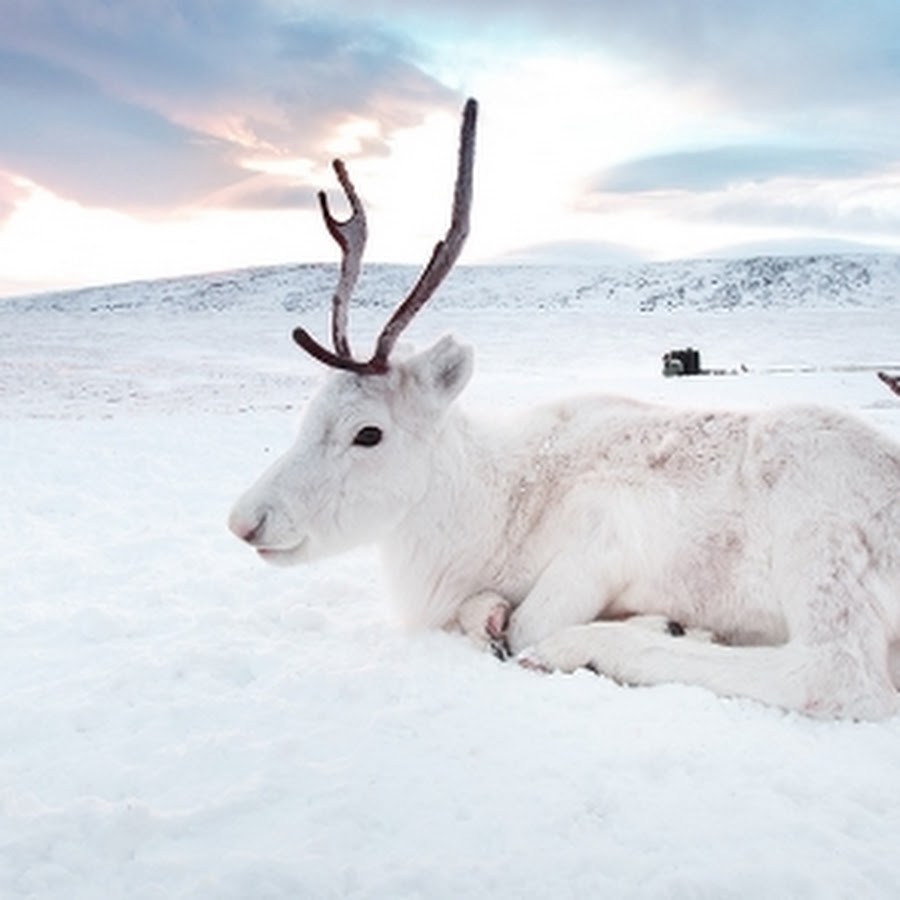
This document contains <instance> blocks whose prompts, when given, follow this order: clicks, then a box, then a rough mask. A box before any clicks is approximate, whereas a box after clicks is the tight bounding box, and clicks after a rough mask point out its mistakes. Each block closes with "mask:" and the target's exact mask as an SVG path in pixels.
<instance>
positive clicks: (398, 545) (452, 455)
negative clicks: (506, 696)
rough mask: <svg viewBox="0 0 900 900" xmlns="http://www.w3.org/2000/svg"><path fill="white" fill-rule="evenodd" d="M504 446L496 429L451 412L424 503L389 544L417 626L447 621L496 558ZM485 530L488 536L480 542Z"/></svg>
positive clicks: (395, 582) (391, 568)
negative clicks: (500, 455) (497, 443)
mask: <svg viewBox="0 0 900 900" xmlns="http://www.w3.org/2000/svg"><path fill="white" fill-rule="evenodd" d="M497 457H498V448H497V447H496V446H495V441H494V439H493V436H492V434H491V432H490V430H489V429H488V428H486V427H485V426H483V425H481V424H480V423H476V422H474V421H473V420H471V419H470V418H468V417H467V416H466V415H465V414H464V413H462V412H461V411H459V410H451V412H450V413H449V414H448V417H447V419H446V420H445V422H444V425H443V428H442V429H441V431H440V433H439V436H438V440H437V442H436V443H435V445H434V449H433V455H432V464H431V477H430V479H429V484H428V487H427V489H426V491H425V494H424V495H423V497H422V499H421V501H420V502H419V503H417V504H416V505H415V506H414V507H413V508H412V509H411V510H410V511H409V513H408V515H407V516H406V517H405V518H404V519H403V520H402V521H401V522H400V524H399V525H398V526H397V528H395V529H394V531H393V532H392V533H391V534H390V535H388V536H387V537H386V538H385V540H384V541H383V542H382V544H381V550H382V556H383V558H384V562H385V566H386V569H387V574H388V577H389V580H390V582H391V593H392V596H393V599H394V600H395V602H396V604H397V606H398V607H399V612H400V614H401V616H402V617H403V618H404V619H405V620H406V622H407V624H409V625H411V626H413V627H429V628H431V627H441V626H444V625H446V624H447V623H448V621H449V620H450V619H452V618H453V616H454V615H455V612H456V606H457V605H458V603H459V602H460V601H461V599H464V596H461V595H465V594H466V592H467V591H469V590H470V589H471V586H470V585H469V584H468V583H467V581H470V580H471V579H472V575H473V573H476V574H477V573H479V572H481V571H483V570H484V568H485V566H486V565H487V561H488V560H489V559H490V556H491V552H492V548H491V546H490V545H491V543H492V540H493V534H492V532H493V530H494V528H493V524H494V522H495V521H496V520H497V517H498V515H499V512H498V510H496V509H495V508H494V507H495V506H498V505H499V503H498V499H497V493H496V489H492V483H495V482H496V473H497ZM479 534H481V535H483V537H484V539H483V540H479V537H478V536H479Z"/></svg>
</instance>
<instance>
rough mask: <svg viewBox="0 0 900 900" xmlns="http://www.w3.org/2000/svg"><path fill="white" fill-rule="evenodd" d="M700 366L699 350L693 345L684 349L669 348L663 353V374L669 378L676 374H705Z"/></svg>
mask: <svg viewBox="0 0 900 900" xmlns="http://www.w3.org/2000/svg"><path fill="white" fill-rule="evenodd" d="M705 374H706V373H705V372H704V371H703V369H701V368H700V351H699V350H695V349H694V348H693V347H686V348H685V349H684V350H670V351H669V352H668V353H665V354H663V375H665V376H666V377H667V378H671V377H672V376H676V375H705Z"/></svg>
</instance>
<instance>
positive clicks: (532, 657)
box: [516, 649, 553, 675]
mask: <svg viewBox="0 0 900 900" xmlns="http://www.w3.org/2000/svg"><path fill="white" fill-rule="evenodd" d="M516 662H517V663H518V664H519V665H520V666H521V667H522V668H523V669H528V670H529V671H531V672H542V673H543V674H545V675H549V674H550V672H552V671H553V667H552V666H550V665H548V664H547V663H545V662H544V661H543V660H542V659H541V658H540V657H539V656H538V655H537V654H536V653H533V652H530V649H529V650H523V651H522V652H521V653H520V654H519V655H518V656H517V657H516Z"/></svg>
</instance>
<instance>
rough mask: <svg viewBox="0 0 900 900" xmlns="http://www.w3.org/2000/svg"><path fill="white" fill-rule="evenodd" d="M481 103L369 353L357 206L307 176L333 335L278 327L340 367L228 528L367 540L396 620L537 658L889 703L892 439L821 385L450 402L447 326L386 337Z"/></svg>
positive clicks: (266, 540)
mask: <svg viewBox="0 0 900 900" xmlns="http://www.w3.org/2000/svg"><path fill="white" fill-rule="evenodd" d="M475 116H476V106H475V103H474V101H471V100H470V101H469V103H468V104H467V106H466V109H465V113H464V117H463V126H462V134H461V140H460V157H459V169H458V173H457V183H456V193H455V198H454V208H453V217H452V223H451V226H450V229H449V231H448V234H447V236H446V239H445V240H444V241H442V242H440V243H439V244H438V245H437V247H436V248H435V251H434V254H433V256H432V259H431V261H430V263H429V264H428V266H427V267H426V269H425V271H424V273H423V275H422V276H421V278H420V280H419V281H418V283H417V284H416V286H415V287H414V288H413V290H412V292H411V293H410V294H409V296H408V297H407V299H406V300H405V301H404V302H403V303H402V304H401V305H400V307H399V308H398V310H397V312H396V313H395V314H394V315H393V316H392V317H391V319H390V320H389V322H388V324H387V325H386V326H385V328H384V331H383V332H382V334H381V336H380V338H379V339H378V343H377V348H376V351H375V354H374V355H373V356H372V358H371V359H369V360H368V361H360V360H357V359H355V358H354V357H353V356H352V355H351V352H350V347H349V345H348V342H347V336H346V314H347V305H348V302H349V297H350V293H351V291H352V289H353V285H354V283H355V280H356V276H357V274H358V271H359V263H360V259H361V256H362V251H363V245H364V242H365V232H366V226H365V217H364V213H363V209H362V205H361V204H360V202H359V199H358V197H357V195H356V192H355V191H354V189H353V186H352V184H351V182H350V180H349V178H348V177H347V173H346V171H345V169H344V168H343V166H342V165H341V163H340V162H336V163H335V169H336V172H337V175H338V178H339V179H340V181H341V184H342V186H343V188H344V191H345V193H346V195H347V198H348V200H349V203H350V207H351V210H352V215H351V217H350V218H349V219H348V220H347V221H346V222H338V221H336V220H335V219H334V217H333V216H332V215H331V213H330V212H329V209H328V203H327V200H326V198H325V195H324V194H320V202H321V205H322V212H323V216H324V218H325V222H326V224H327V227H328V229H329V231H330V232H331V234H332V235H333V236H334V238H335V239H336V240H337V242H338V243H339V244H340V246H341V247H342V250H343V263H342V270H341V278H340V281H339V284H338V288H337V290H336V293H335V296H334V299H333V339H334V350H333V351H331V350H328V349H326V348H325V347H323V346H321V345H320V344H318V343H317V342H316V341H315V340H314V339H312V338H311V337H310V336H309V335H308V334H307V333H306V332H305V331H303V330H302V329H297V330H296V331H295V333H294V337H295V339H296V340H297V342H298V343H299V344H300V345H301V346H302V347H303V348H305V349H306V350H307V351H308V352H310V353H312V354H313V355H314V356H315V357H316V358H317V359H319V360H321V361H323V362H325V363H327V364H328V365H329V366H331V367H333V368H335V369H336V370H337V371H335V372H334V373H332V374H331V375H330V377H329V378H328V379H327V380H326V382H325V384H324V385H323V386H322V388H321V389H320V391H319V392H318V393H317V394H316V395H315V396H314V398H313V399H312V400H311V402H310V404H309V406H308V409H307V410H306V414H305V417H304V420H303V423H302V426H301V429H300V434H299V437H298V438H297V441H296V444H295V445H294V446H293V448H292V449H291V450H289V451H288V452H287V453H286V454H285V455H284V457H282V458H281V459H280V460H279V461H277V462H276V463H275V464H274V465H273V466H272V467H271V468H270V469H269V470H268V471H267V472H266V473H264V474H263V475H262V477H261V478H260V479H259V480H258V481H257V483H256V484H255V485H254V486H253V487H251V488H250V490H249V491H248V492H247V493H246V494H245V495H244V496H243V497H242V498H241V499H240V500H239V501H238V503H237V504H236V506H235V507H234V510H233V512H232V513H231V518H230V527H231V529H232V530H233V531H234V532H235V534H236V535H237V536H238V537H240V538H242V539H243V540H244V541H246V542H247V543H249V544H250V545H252V546H253V547H254V548H255V549H256V550H257V552H258V553H259V555H260V556H261V557H262V558H263V559H265V560H266V561H268V562H271V563H280V564H293V563H300V562H306V561H309V560H314V559H318V558H320V557H324V556H327V555H329V554H334V553H339V552H341V551H343V550H346V549H348V548H350V547H352V546H354V545H359V544H363V543H370V542H374V543H377V544H378V545H379V546H380V548H381V550H382V551H383V556H384V560H385V562H386V566H387V571H388V573H389V577H390V580H391V589H392V594H393V596H394V598H395V599H396V602H397V604H398V606H399V609H400V611H401V613H402V616H403V618H404V619H405V620H406V622H407V623H409V624H410V625H413V626H418V627H424V628H457V627H458V628H462V629H463V630H464V631H467V632H468V633H470V634H472V635H474V636H476V637H480V639H481V640H482V642H483V643H485V644H488V643H490V642H493V643H494V644H495V645H496V644H498V643H499V642H504V641H505V643H506V644H507V645H508V647H509V649H510V650H511V652H512V653H514V654H518V656H519V659H520V660H521V661H523V662H524V663H525V664H527V665H530V666H534V667H539V668H542V669H548V670H549V669H561V670H564V671H572V670H574V669H576V668H579V667H589V668H591V669H594V670H595V671H597V672H599V673H602V674H605V675H607V676H609V677H611V678H614V679H616V680H617V681H619V682H623V683H627V684H636V685H654V684H660V683H663V682H683V683H687V684H694V685H701V686H704V687H706V688H708V689H710V690H712V691H715V692H717V693H718V694H721V695H728V696H739V697H749V698H754V699H756V700H759V701H762V702H764V703H769V704H774V705H777V706H780V707H783V708H785V709H789V710H797V711H800V712H803V713H807V714H810V715H814V716H820V717H849V718H879V717H883V716H887V715H889V714H891V713H894V712H895V711H896V710H897V706H898V694H897V688H898V686H900V448H898V446H896V445H894V444H892V443H891V442H889V441H888V440H886V439H885V438H884V437H881V436H880V435H879V434H877V433H875V432H874V431H872V430H871V429H869V428H867V427H865V426H864V425H863V424H861V423H860V422H857V421H855V420H853V419H851V418H848V417H846V416H844V415H841V414H839V413H836V412H830V411H827V410H822V409H817V408H792V409H785V410H778V411H766V412H759V413H755V414H750V413H732V412H684V411H673V410H670V409H666V408H661V407H656V406H651V405H647V404H644V403H639V402H635V401H632V400H627V399H620V398H615V397H613V398H610V397H589V398H581V399H570V400H564V401H561V402H557V403H553V404H550V405H546V406H543V407H540V408H538V409H535V410H533V411H531V412H529V413H527V414H526V415H523V416H522V417H520V418H515V419H512V420H510V421H505V422H498V421H494V420H492V421H490V422H485V421H478V420H476V419H475V418H471V417H469V416H467V415H465V414H464V413H463V412H462V411H461V410H460V409H458V408H457V406H456V405H455V404H454V401H455V400H456V397H457V396H458V394H459V393H460V391H462V389H463V388H464V387H465V385H466V383H467V382H468V380H469V377H470V375H471V373H472V352H471V350H470V349H469V348H468V347H465V346H462V345H460V344H458V343H457V342H456V341H455V340H453V339H452V338H449V337H446V338H444V339H442V340H441V341H439V342H438V343H437V344H435V345H434V346H433V347H431V348H430V349H428V350H426V351H425V352H422V353H419V354H418V355H413V356H409V357H408V358H397V357H396V355H394V356H392V352H393V347H394V343H395V341H396V339H397V336H398V335H399V333H400V332H401V331H402V330H403V328H404V327H406V325H407V324H408V322H409V321H410V319H411V318H412V316H413V315H414V314H415V312H416V311H417V310H418V309H419V308H420V307H421V306H422V304H423V303H424V302H425V301H426V300H427V299H428V297H429V296H430V295H431V294H432V293H433V291H434V290H435V288H436V287H437V286H438V284H439V283H440V281H441V279H442V278H443V277H444V276H445V275H446V274H447V272H448V271H449V270H450V269H451V267H452V266H453V264H454V262H455V260H456V258H457V256H458V254H459V251H460V249H461V247H462V243H463V241H464V239H465V236H466V233H467V230H468V218H469V209H470V205H471V186H472V164H473V153H474V130H475ZM676 623H678V624H676ZM682 626H683V627H682ZM685 629H686V630H687V634H686V635H684V636H677V635H682V632H683V631H684V630H685ZM711 635H715V638H714V639H713V638H711Z"/></svg>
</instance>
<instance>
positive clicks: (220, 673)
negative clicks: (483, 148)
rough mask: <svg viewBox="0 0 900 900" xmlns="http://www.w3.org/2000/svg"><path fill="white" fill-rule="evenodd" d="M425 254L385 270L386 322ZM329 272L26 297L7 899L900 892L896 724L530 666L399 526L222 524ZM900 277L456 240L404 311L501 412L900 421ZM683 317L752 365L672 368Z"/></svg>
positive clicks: (694, 338) (9, 667)
mask: <svg viewBox="0 0 900 900" xmlns="http://www.w3.org/2000/svg"><path fill="white" fill-rule="evenodd" d="M412 275H413V273H412V272H410V271H407V270H404V269H399V268H386V267H383V268H380V267H374V268H373V269H371V270H370V271H369V272H368V273H367V274H366V276H365V279H364V281H363V283H362V284H361V286H360V290H359V292H358V293H359V295H360V300H361V302H362V306H361V308H359V309H358V310H357V311H356V312H355V315H354V318H353V320H352V327H353V333H354V336H355V337H356V339H357V343H358V344H359V345H360V346H361V347H364V346H367V342H368V341H369V340H371V338H372V336H373V335H374V334H375V333H376V330H377V327H378V324H379V322H380V319H381V317H382V316H383V314H384V308H383V307H384V305H385V304H389V303H391V302H394V301H395V300H397V299H399V297H400V296H402V293H403V291H404V290H405V288H406V286H407V285H408V284H409V282H410V280H411V278H412ZM332 277H333V270H332V269H330V268H323V267H302V268H298V267H294V268H290V269H271V270H257V271H249V272H242V273H227V274H224V275H215V276H204V277H201V278H194V279H184V280H181V281H166V282H153V283H148V284H135V285H127V286H122V287H118V288H104V289H95V290H91V291H82V292H78V293H73V294H68V295H55V296H45V297H40V298H31V299H28V298H24V299H17V300H7V301H0V464H2V473H3V478H2V481H0V540H2V546H3V548H4V549H3V553H2V556H0V600H2V605H0V896H2V897H4V898H6V897H10V898H20V897H40V898H66V900H75V898H110V897H117V898H118V897H122V898H125V897H127V898H151V897H152V898H176V897H190V898H195V897H200V898H254V900H255V898H276V897H277V898H386V900H387V898H391V900H393V898H397V900H400V898H423V900H426V898H427V900H439V898H448V900H449V898H453V900H458V898H491V900H496V898H516V900H527V898H554V900H560V898H584V897H610V898H628V897H635V898H644V897H646V898H730V897H733V898H757V897H758V898H771V897H779V898H785V897H796V898H810V897H811V898H819V897H821V898H843V897H853V898H857V897H865V898H882V897H883V898H893V897H896V896H898V895H900V853H898V849H897V848H898V846H900V719H898V720H891V721H887V722H883V723H879V724H851V723H827V722H824V723H823V722H814V721H811V720H807V719H804V718H802V717H799V716H796V715H790V714H786V713H783V712H781V711H778V710H775V709H769V708H765V707H763V706H760V705H758V704H755V703H752V702H747V701H737V700H725V699H720V698H718V697H715V696H713V695H711V694H709V693H707V692H705V691H703V690H700V689H696V688H689V687H683V686H677V685H672V686H666V687H661V688H649V689H633V688H632V689H629V688H623V687H619V686H617V685H615V684H612V683H610V682H608V681H606V680H604V679H601V678H598V677H596V676H593V675H590V674H589V673H586V672H585V673H579V674H576V675H573V676H562V675H553V676H539V675H536V674H534V673H531V672H527V671H524V670H522V669H519V668H517V667H515V666H512V665H508V664H506V665H504V664H502V663H500V662H498V661H497V660H495V659H493V658H492V657H490V656H487V655H480V654H478V653H477V652H476V651H475V650H474V649H473V648H471V647H470V646H469V645H468V644H467V643H466V642H465V641H464V640H463V639H462V638H459V637H454V636H450V635H445V634H436V633H432V634H417V635H409V634H405V633H403V632H402V631H401V630H400V629H399V628H398V627H397V625H396V623H395V622H394V621H393V619H392V617H391V611H390V602H389V598H388V597H387V596H386V591H385V589H384V587H383V584H382V581H381V578H380V573H379V569H378V564H377V560H376V559H375V557H374V554H373V553H372V552H371V551H368V550H362V551H359V552H356V553H353V554H351V555H348V556H346V557H343V558H340V559H336V560H331V561H327V562H323V563H320V564H318V565H316V566H313V567H309V568H300V569H293V570H284V569H270V568H267V567H265V566H264V565H262V564H261V563H259V562H258V561H257V559H256V557H255V556H254V554H253V553H252V552H250V551H249V550H248V549H247V548H246V547H243V546H241V545H240V544H239V543H238V541H236V540H235V539H234V537H233V536H231V535H230V534H229V533H228V532H227V531H226V528H225V518H226V515H227V512H228V509H229V506H230V505H231V503H232V501H233V500H234V499H235V498H236V497H237V495H238V494H239V493H240V491H241V490H242V489H243V488H244V487H246V486H247V485H248V484H249V482H250V481H251V480H252V479H253V478H254V477H255V476H256V475H257V474H258V473H259V472H260V471H261V470H262V468H263V467H264V466H265V465H266V464H267V463H268V462H269V461H270V460H272V459H273V458H274V455H275V454H276V453H278V452H280V451H281V450H283V449H284V448H286V446H287V445H288V443H289V441H290V440H291V436H292V433H293V428H294V423H295V420H296V417H297V411H298V410H299V408H300V407H301V406H302V404H303V402H304V399H305V398H306V397H308V396H309V393H310V391H311V390H312V388H313V386H314V384H315V382H316V380H317V379H318V378H319V377H320V374H321V373H320V371H319V369H318V367H317V366H316V365H315V363H313V362H312V361H311V360H310V359H308V358H307V357H306V356H305V355H304V354H303V353H301V352H300V351H299V350H297V349H296V347H294V346H293V344H292V343H291V342H290V340H289V332H290V329H291V328H292V327H293V326H294V325H296V324H299V323H300V322H301V321H302V322H303V324H304V325H306V326H307V327H310V328H312V329H314V330H317V333H319V334H320V335H321V336H322V337H324V336H325V334H326V319H325V313H324V310H325V308H326V307H327V301H328V297H329V295H330V290H331V285H332ZM898 298H900V260H897V259H892V258H884V259H871V260H867V259H864V258H856V259H855V258H833V259H818V260H795V261H792V262H791V263H788V264H786V263H784V261H771V260H770V261H765V260H754V261H747V262H743V263H721V262H719V263H694V264H671V265H668V266H656V267H638V268H635V269H631V270H627V271H623V272H616V271H614V270H599V269H598V270H593V269H580V270H578V269H558V270H545V269H526V268H521V269H499V268H497V269H466V268H463V269H460V270H458V271H457V272H455V273H454V274H453V276H452V277H451V280H450V281H449V282H448V284H447V285H446V286H445V289H444V290H443V291H442V294H441V296H440V297H439V298H436V300H435V302H434V304H433V306H432V307H431V308H428V309H427V310H425V311H424V312H423V313H422V314H421V315H420V317H419V319H418V320H417V321H416V322H415V323H414V325H413V326H412V327H411V329H410V332H409V337H410V339H411V340H413V341H415V342H416V343H418V344H422V343H425V342H426V341H429V340H431V339H432V338H434V337H437V336H439V335H440V334H442V333H443V332H445V331H453V332H455V333H456V334H457V335H458V336H459V337H461V338H463V339H465V340H468V341H470V342H472V343H473V344H474V345H475V346H476V348H477V353H478V357H477V359H478V369H477V372H476V376H475V379H474V381H473V384H472V385H471V387H470V388H469V389H468V391H467V393H466V395H465V398H464V399H465V402H466V403H467V404H468V405H470V406H472V407H481V408H487V409H492V410H493V409H504V408H513V407H519V406H523V405H526V404H528V403H530V402H532V401H533V400H537V399H540V398H546V397H549V396H552V395H555V394H560V393H564V392H584V391H587V390H608V391H615V392H625V393H629V394H633V395H636V396H640V397H644V398H648V399H653V400H659V401H665V402H671V403H677V404H684V405H691V406H697V405H704V404H714V405H740V406H766V405H771V404H774V403H779V402H789V401H797V400H804V401H805V400H812V401H816V402H824V403H828V404H831V405H834V406H838V407H841V408H844V409H848V410H852V411H855V412H857V413H858V414H859V415H861V416H862V417H863V418H865V419H867V420H869V421H870V422H872V423H873V424H875V425H876V426H877V427H879V428H881V429H882V430H884V431H885V432H887V433H890V434H892V435H894V436H895V437H896V438H898V439H900V398H897V397H894V396H893V395H891V394H890V393H889V392H888V391H887V390H886V389H885V387H884V386H883V385H881V384H880V383H879V382H878V381H877V380H876V378H875V377H874V374H873V371H872V369H873V368H875V367H878V366H889V365H890V366H892V368H893V370H894V371H897V372H900V339H898V335H900V299H898ZM688 344H691V345H693V346H696V347H699V348H700V349H701V350H702V351H703V354H704V362H705V363H706V364H708V365H709V366H712V367H716V368H722V369H726V370H736V371H740V374H733V375H726V376H721V377H712V376H710V377H702V378H694V379H674V380H666V379H663V378H662V377H661V375H660V356H661V354H662V353H663V352H664V351H665V350H668V349H671V348H676V347H682V346H686V345H688ZM742 367H744V368H745V369H746V371H741V368H742ZM898 539H900V537H898Z"/></svg>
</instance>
